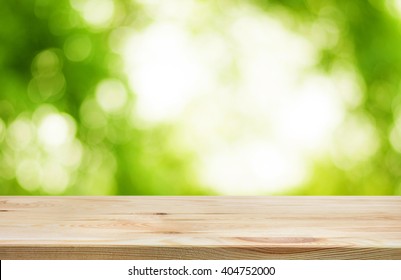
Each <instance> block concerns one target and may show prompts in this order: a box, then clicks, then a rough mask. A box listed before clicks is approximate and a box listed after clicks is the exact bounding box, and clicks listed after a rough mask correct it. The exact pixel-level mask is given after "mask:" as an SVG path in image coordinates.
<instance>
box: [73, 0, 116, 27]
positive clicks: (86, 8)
mask: <svg viewBox="0 0 401 280" xmlns="http://www.w3.org/2000/svg"><path fill="white" fill-rule="evenodd" d="M70 2H71V6H72V7H73V8H74V9H76V10H77V11H79V12H80V13H81V15H82V17H83V18H84V19H85V21H86V22H87V23H88V24H90V25H91V26H93V27H106V26H107V25H108V24H110V23H111V20H112V18H113V15H114V8H115V6H114V1H113V0H71V1H70Z"/></svg>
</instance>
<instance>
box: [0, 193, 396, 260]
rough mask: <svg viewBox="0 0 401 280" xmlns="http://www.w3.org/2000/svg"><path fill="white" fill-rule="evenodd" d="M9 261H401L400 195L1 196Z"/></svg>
mask: <svg viewBox="0 0 401 280" xmlns="http://www.w3.org/2000/svg"><path fill="white" fill-rule="evenodd" d="M0 259H3V260H4V259H401V197H316V196H315V197H292V196H291V197H271V196H268V197H218V196H217V197H216V196H212V197H191V196H184V197H157V196H156V197H155V196H146V197H145V196H118V197H115V196H111V197H103V196H100V197H99V196H98V197H23V196H19V197H10V196H3V197H0Z"/></svg>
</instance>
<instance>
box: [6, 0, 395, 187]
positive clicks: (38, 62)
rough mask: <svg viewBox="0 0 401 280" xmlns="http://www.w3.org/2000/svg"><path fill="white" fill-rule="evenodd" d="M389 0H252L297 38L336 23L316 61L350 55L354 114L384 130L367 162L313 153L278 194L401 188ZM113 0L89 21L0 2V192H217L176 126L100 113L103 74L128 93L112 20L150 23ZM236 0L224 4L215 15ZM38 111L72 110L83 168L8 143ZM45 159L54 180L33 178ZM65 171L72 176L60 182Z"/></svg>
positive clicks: (63, 6) (45, 7)
mask: <svg viewBox="0 0 401 280" xmlns="http://www.w3.org/2000/svg"><path fill="white" fill-rule="evenodd" d="M72 2H76V3H78V2H83V1H71V3H72ZM234 2H235V3H234ZM389 2H391V1H378V0H371V1H362V0H355V1H345V0H344V1H342V0H338V1H335V0H331V1H316V0H309V1H301V0H300V1H275V0H274V1H258V0H254V1H252V5H255V6H256V7H258V8H261V9H263V11H264V12H265V13H267V14H271V15H273V16H276V17H279V18H280V17H281V18H282V20H283V22H284V24H285V25H286V26H288V28H290V29H292V30H294V32H299V33H300V34H302V32H303V30H302V28H301V27H302V26H304V25H308V24H313V23H314V22H317V21H319V20H322V19H324V20H326V21H329V22H332V23H333V24H335V25H336V26H337V27H338V28H339V30H340V38H339V43H337V44H335V45H334V46H330V47H328V48H326V49H323V50H321V53H320V62H319V64H318V65H316V68H317V69H319V71H322V72H330V71H331V69H332V67H333V66H334V65H336V63H338V62H340V63H341V62H343V61H346V62H347V63H352V65H353V66H354V67H355V68H356V69H357V71H358V72H359V74H360V76H361V77H362V79H363V84H364V90H363V94H364V97H363V101H362V103H361V105H359V106H358V107H357V108H355V109H354V112H353V113H355V114H358V113H362V114H364V115H365V116H368V118H370V119H371V120H373V123H374V124H375V126H376V129H377V131H378V132H379V134H380V135H379V136H380V143H381V145H380V148H379V150H378V151H377V152H376V153H375V154H374V155H373V156H372V157H371V158H369V160H367V161H363V162H361V163H358V164H356V165H353V166H351V167H349V168H345V169H344V168H340V167H338V166H337V165H335V164H334V163H333V162H332V161H331V160H328V159H322V160H317V161H316V162H315V165H314V166H313V168H312V169H313V176H312V177H311V179H310V180H308V181H307V182H305V184H304V185H301V186H298V187H297V188H295V189H292V190H291V191H285V192H283V193H279V194H306V195H397V194H400V192H401V191H400V190H401V187H400V185H401V156H400V153H399V152H398V151H397V150H396V149H395V148H394V147H393V145H392V143H391V141H390V134H391V130H392V129H393V127H394V125H395V119H396V115H397V113H398V111H397V110H399V108H401V107H400V104H401V98H400V88H399V87H400V80H401V51H400V50H401V20H400V18H401V17H397V16H395V14H394V13H393V12H392V11H391V7H389V6H388V5H389V4H388V3H389ZM114 3H115V6H116V7H118V11H119V12H118V13H117V12H116V13H115V15H114V17H113V18H112V19H111V20H110V22H108V23H107V25H105V26H101V27H94V26H91V25H90V24H88V23H86V22H85V21H84V19H83V18H82V16H81V15H80V13H79V12H77V11H76V10H75V9H73V8H72V7H71V4H70V1H67V0H60V1H47V0H37V1H22V0H4V1H1V2H0V23H1V24H0V194H3V195H28V194H29V195H48V194H65V195H128V194H146V195H205V194H209V195H214V194H218V192H217V191H216V190H214V188H213V186H205V185H202V184H201V183H200V182H199V180H197V177H196V175H195V174H193V173H194V172H193V170H194V166H193V164H194V157H195V156H194V154H192V153H191V152H188V151H185V150H180V148H179V147H176V146H174V143H170V142H169V140H168V139H169V135H170V134H171V133H172V131H174V129H175V128H174V126H173V125H169V124H160V125H158V126H155V127H151V128H149V127H141V126H137V127H136V126H133V125H132V123H131V122H130V113H129V108H128V107H126V106H123V108H122V109H121V112H119V113H118V114H105V113H104V112H102V111H101V110H100V109H99V108H98V107H97V105H96V102H94V100H95V98H96V97H95V92H96V87H97V86H98V84H99V82H101V81H102V80H105V79H113V80H118V81H120V82H121V83H122V84H123V85H124V86H125V88H126V89H127V91H132V90H130V89H129V85H128V81H127V78H126V76H125V73H124V72H123V69H122V64H123V63H122V61H121V60H122V58H121V57H120V56H119V55H118V54H117V53H115V52H113V51H112V50H111V49H110V46H109V45H110V44H109V36H110V34H111V33H112V31H113V30H116V29H117V28H119V27H129V28H134V29H138V30H141V29H142V28H144V27H145V26H146V25H147V24H149V23H151V22H152V20H153V19H152V17H151V16H149V15H146V13H145V11H144V10H143V9H142V6H141V5H140V4H138V3H135V2H134V1H123V0H115V1H114ZM174 3H175V2H174ZM239 3H241V1H221V2H220V3H219V6H218V8H219V9H220V10H219V13H221V14H224V12H225V7H226V6H227V7H228V6H229V5H234V4H238V5H239ZM386 3H387V4H386ZM200 16H201V15H200ZM211 24H212V23H211ZM194 32H196V30H195V31H194ZM35 67H36V68H35ZM38 67H39V68H40V69H37V68H38ZM234 76H235V75H234ZM126 103H127V104H134V103H135V92H130V94H128V100H127V101H126ZM85 104H86V105H85ZM46 106H47V107H46ZM39 108H42V109H43V110H44V111H46V110H47V111H46V112H53V113H54V114H63V113H65V114H68V115H69V116H71V117H72V118H73V121H74V123H75V137H76V139H78V140H79V144H77V145H78V146H77V147H75V146H74V147H75V148H76V149H78V150H79V152H77V154H79V156H80V161H79V164H76V165H74V164H72V165H70V166H69V165H66V164H65V163H63V162H62V159H61V160H59V159H57V158H52V160H53V161H54V162H53V161H50V164H48V165H46V162H49V158H51V157H56V156H54V155H53V154H52V153H55V152H54V151H53V152H52V151H49V150H46V149H45V148H43V147H42V146H40V144H39V143H38V141H39V140H38V139H36V136H35V137H33V136H32V137H33V139H32V140H31V141H28V144H27V146H24V145H23V143H22V144H21V143H12V141H22V142H23V141H25V140H24V139H26V137H28V138H29V137H31V136H29V135H20V136H18V135H17V136H16V137H17V138H15V139H14V138H12V137H9V136H7V135H8V133H9V131H10V126H11V124H12V123H14V122H15V121H16V120H21V122H20V123H21V124H22V125H26V126H27V127H30V126H32V127H33V128H32V127H31V128H27V131H29V129H31V130H32V133H33V134H35V133H36V132H35V131H36V130H35V129H37V127H36V126H37V125H38V123H35V118H40V116H39V117H38V115H40V112H38V109H39ZM85 108H86V109H85ZM39 111H40V110H39ZM35 135H36V134H35ZM18 137H20V138H18ZM13 139H14V140H13ZM16 139H17V140H16ZM21 139H22V140H21ZM194 141H195V140H194ZM71 145H72V144H71ZM74 147H73V146H71V147H70V148H71V149H72V150H71V151H74ZM67 153H69V151H68V150H67ZM71 153H72V152H71ZM27 159H29V160H28V161H26V160H27ZM24 160H25V161H26V162H25V163H24V164H21V163H22V162H24ZM50 165H54V166H58V167H57V168H59V169H57V168H55V169H54V170H55V171H54V170H53V171H54V172H55V173H54V172H53V171H52V172H53V173H52V174H53V175H52V174H50V175H49V176H50V177H49V178H50V179H49V180H50V181H51V182H54V184H55V185H56V187H55V188H52V187H51V184H50V187H48V188H46V187H42V186H41V185H38V186H37V185H35V180H36V179H37V178H36V177H35V176H36V175H37V174H35V172H36V171H35V166H36V167H38V169H40V170H41V172H42V173H43V174H44V173H46V172H50V171H47V170H46V168H48V167H49V166H50ZM21 166H22V167H21ZM46 166H47V167H46ZM26 168H27V169H31V170H28V171H27V170H26ZM32 168H33V169H32ZM18 170H19V171H18ZM18 172H22V173H23V174H24V176H23V177H24V178H25V179H24V180H26V181H27V182H26V184H27V185H28V187H26V186H22V185H21V181H19V180H18V179H17V177H18V176H17V175H16V174H17V173H18ZM50 173H51V172H50ZM43 174H42V175H43ZM54 174H56V175H54ZM66 174H68V179H67V181H68V182H63V181H62V180H61V179H60V178H58V177H59V176H63V175H64V176H67V175H66ZM35 178H36V179H35ZM52 180H53V181H52ZM60 180H61V181H60ZM57 186H58V187H57ZM58 188H59V189H60V188H61V189H62V191H59V189H58ZM266 194H267V193H266Z"/></svg>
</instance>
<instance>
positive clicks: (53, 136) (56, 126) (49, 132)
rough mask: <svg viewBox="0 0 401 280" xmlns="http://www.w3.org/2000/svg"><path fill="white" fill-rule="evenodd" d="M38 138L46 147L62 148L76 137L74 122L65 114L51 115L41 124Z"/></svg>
mask: <svg viewBox="0 0 401 280" xmlns="http://www.w3.org/2000/svg"><path fill="white" fill-rule="evenodd" d="M38 136H39V140H40V142H41V143H42V144H44V145H45V146H48V147H50V148H52V147H59V146H62V145H63V144H66V143H67V142H69V141H70V140H71V139H73V138H74V136H75V123H74V120H73V119H72V118H71V117H69V116H68V115H65V114H56V113H52V114H49V115H47V116H45V117H44V118H43V120H42V121H41V123H40V124H39V128H38Z"/></svg>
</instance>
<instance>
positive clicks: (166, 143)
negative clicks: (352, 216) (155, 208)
mask: <svg viewBox="0 0 401 280" xmlns="http://www.w3.org/2000/svg"><path fill="white" fill-rule="evenodd" d="M400 82H401V1H400V0H387V1H384V0H383V1H382V0H369V1H368V0H353V1H346V0H337V1H335V0H328V1H318V0H304V1H302V0H286V1H276V0H271V1H262V0H253V1H240V0H237V1H228V0H225V1H206V0H185V1H180V0H171V1H161V0H160V1H158V0H136V1H134V0H132V1H130V0H59V1H51V0H36V1H34V0H32V1H26V0H2V1H0V194H2V195H30V194H31V195H128V194H140V195H216V194H232V195H236V194H246V195H264V194H295V195H298V194H302V195H400V194H401V88H400Z"/></svg>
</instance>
